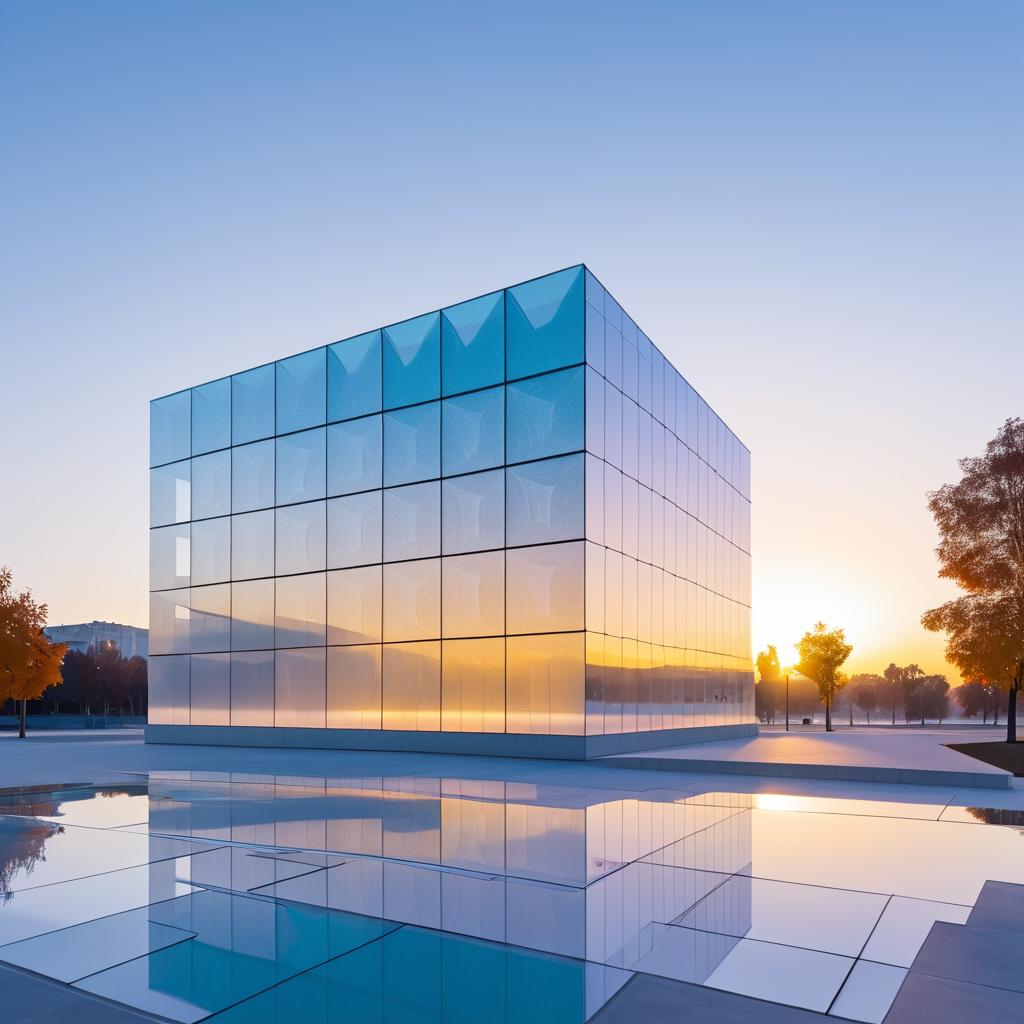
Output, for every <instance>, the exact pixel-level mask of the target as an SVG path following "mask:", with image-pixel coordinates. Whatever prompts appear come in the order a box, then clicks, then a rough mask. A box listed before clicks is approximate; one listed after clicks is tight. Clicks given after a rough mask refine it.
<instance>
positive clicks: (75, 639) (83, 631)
mask: <svg viewBox="0 0 1024 1024" xmlns="http://www.w3.org/2000/svg"><path fill="white" fill-rule="evenodd" d="M43 632H45V633H46V635H47V636H48V637H49V638H50V640H51V642H53V643H55V644H67V645H68V650H71V651H83V652H84V651H87V650H88V649H89V648H90V647H94V648H96V650H99V649H100V648H101V647H104V646H106V645H108V644H109V645H111V646H113V647H116V648H117V649H118V650H119V651H120V652H121V654H122V655H123V656H124V657H126V658H132V657H134V656H135V655H138V656H139V657H141V658H146V659H148V658H149V630H148V629H140V628H139V627H138V626H125V625H124V624H123V623H120V622H100V621H98V620H97V621H93V622H78V623H75V624H74V625H71V626H65V625H60V626H47V627H46V629H45V630H44V631H43Z"/></svg>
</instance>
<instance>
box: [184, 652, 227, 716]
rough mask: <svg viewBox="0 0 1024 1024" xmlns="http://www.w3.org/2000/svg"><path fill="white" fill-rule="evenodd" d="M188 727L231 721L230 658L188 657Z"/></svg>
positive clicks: (205, 655)
mask: <svg viewBox="0 0 1024 1024" xmlns="http://www.w3.org/2000/svg"><path fill="white" fill-rule="evenodd" d="M191 692H192V725H228V724H229V723H230V718H231V709H230V705H231V655H230V654H196V655H194V656H193V657H192V682H191Z"/></svg>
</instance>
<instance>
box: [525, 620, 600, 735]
mask: <svg viewBox="0 0 1024 1024" xmlns="http://www.w3.org/2000/svg"><path fill="white" fill-rule="evenodd" d="M583 653H584V634H583V633H552V634H547V635H540V636H517V637H509V638H508V710H507V726H506V728H507V730H508V732H510V733H534V734H537V733H540V734H544V735H553V736H554V735H559V736H582V735H583V676H584V672H583V663H584V657H583Z"/></svg>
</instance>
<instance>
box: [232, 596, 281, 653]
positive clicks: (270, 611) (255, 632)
mask: <svg viewBox="0 0 1024 1024" xmlns="http://www.w3.org/2000/svg"><path fill="white" fill-rule="evenodd" d="M273 646H274V581H273V580H250V581H248V582H246V583H232V584H231V649H232V650H233V651H259V650H267V649H269V648H272V647H273Z"/></svg>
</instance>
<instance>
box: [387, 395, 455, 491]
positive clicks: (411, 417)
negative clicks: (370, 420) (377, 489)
mask: <svg viewBox="0 0 1024 1024" xmlns="http://www.w3.org/2000/svg"><path fill="white" fill-rule="evenodd" d="M440 475H441V403H440V402H430V403H428V404H427V405H417V406H414V407H413V408H411V409H401V410H399V411H397V412H389V413H386V414H385V416H384V483H385V484H386V485H387V486H388V487H392V486H394V485H395V484H411V483H415V481H417V480H432V479H434V478H436V477H439V476H440Z"/></svg>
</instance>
